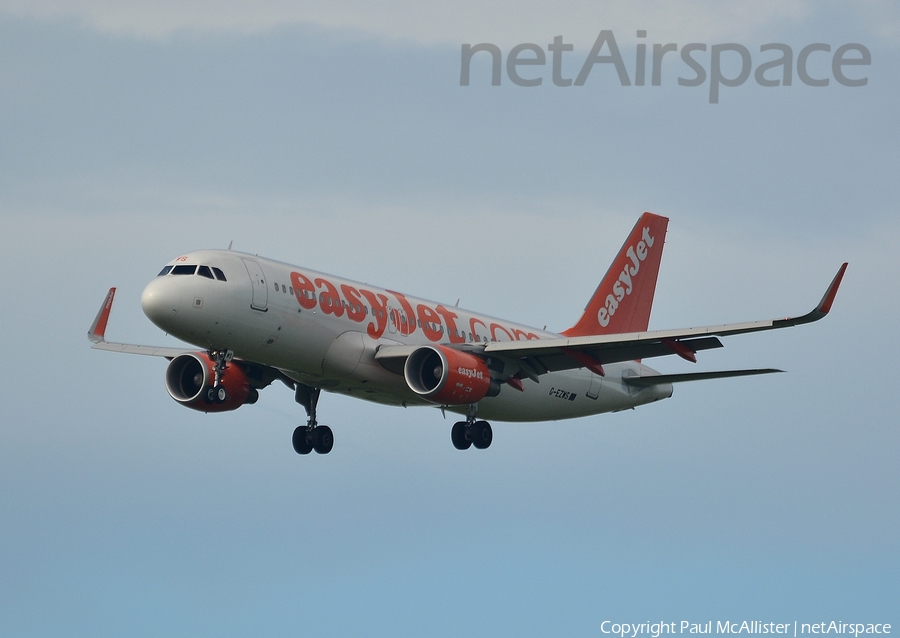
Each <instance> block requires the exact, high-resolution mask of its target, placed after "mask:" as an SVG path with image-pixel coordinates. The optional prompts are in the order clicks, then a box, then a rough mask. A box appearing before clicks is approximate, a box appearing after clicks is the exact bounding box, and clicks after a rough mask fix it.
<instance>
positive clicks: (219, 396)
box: [213, 384, 228, 403]
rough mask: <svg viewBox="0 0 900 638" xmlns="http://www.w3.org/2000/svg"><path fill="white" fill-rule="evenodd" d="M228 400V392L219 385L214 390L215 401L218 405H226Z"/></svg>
mask: <svg viewBox="0 0 900 638" xmlns="http://www.w3.org/2000/svg"><path fill="white" fill-rule="evenodd" d="M226 399H228V390H226V389H225V386H224V385H221V384H219V385H217V386H216V387H215V388H213V400H214V401H215V402H216V403H225V401H226Z"/></svg>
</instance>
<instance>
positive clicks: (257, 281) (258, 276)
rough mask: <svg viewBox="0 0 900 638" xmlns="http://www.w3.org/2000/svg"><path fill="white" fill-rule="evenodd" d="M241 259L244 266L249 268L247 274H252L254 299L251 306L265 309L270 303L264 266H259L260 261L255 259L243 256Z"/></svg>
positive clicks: (256, 308)
mask: <svg viewBox="0 0 900 638" xmlns="http://www.w3.org/2000/svg"><path fill="white" fill-rule="evenodd" d="M241 261H243V262H244V266H245V267H246V268H247V274H248V275H250V284H251V286H252V289H253V300H252V301H251V302H250V307H251V308H253V309H254V310H262V311H265V310H266V309H267V308H266V306H267V305H268V303H269V289H268V286H266V278H265V276H264V275H263V271H262V268H260V267H259V262H258V261H255V260H253V259H243V258H242V259H241Z"/></svg>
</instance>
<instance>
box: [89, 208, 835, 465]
mask: <svg viewBox="0 0 900 638" xmlns="http://www.w3.org/2000/svg"><path fill="white" fill-rule="evenodd" d="M668 222H669V220H668V218H666V217H662V216H659V215H655V214H653V213H649V212H648V213H644V214H643V215H642V216H641V217H640V218H639V219H638V221H637V224H635V226H634V228H633V229H632V231H631V233H630V234H629V236H628V238H627V239H626V241H625V243H624V244H623V245H622V248H621V249H620V251H619V253H618V255H617V256H616V258H615V260H614V261H613V262H612V265H611V266H610V268H609V270H608V271H607V273H606V275H605V276H604V277H603V279H602V281H601V282H600V285H599V286H598V287H597V289H596V290H595V292H594V294H593V295H592V296H591V298H590V300H589V301H588V304H587V306H586V307H585V309H584V312H583V314H582V315H581V317H580V318H579V319H578V321H577V322H576V323H575V324H574V325H573V326H572V327H571V328H568V329H566V330H563V331H562V332H560V333H554V332H548V331H547V330H546V329H544V330H538V329H535V328H531V327H528V326H525V325H521V324H518V323H514V322H511V321H506V320H502V319H497V318H494V317H489V316H486V315H484V314H481V313H477V312H472V311H468V310H463V309H461V308H458V307H457V306H456V305H448V304H441V303H436V302H432V301H427V300H424V299H419V298H416V297H412V296H409V295H406V294H403V293H400V292H396V291H393V290H388V289H384V288H379V287H376V286H371V285H369V284H364V283H359V282H355V281H350V280H347V279H343V278H340V277H335V276H332V275H328V274H325V273H320V272H316V271H313V270H310V269H308V268H301V267H297V266H292V265H289V264H286V263H281V262H278V261H273V260H270V259H264V258H261V257H258V256H256V255H251V254H246V253H241V252H237V251H232V250H231V246H229V248H228V250H199V251H196V252H191V253H187V254H185V255H181V256H179V257H176V258H175V259H173V260H172V261H170V262H169V263H168V264H166V265H165V267H163V269H162V270H161V271H160V272H159V274H158V275H157V276H156V277H155V278H154V279H153V280H152V281H150V283H149V284H147V287H146V288H145V289H144V291H143V293H142V295H141V308H142V309H143V311H144V314H145V315H146V316H147V317H148V318H149V319H150V321H152V322H153V323H154V324H156V326H158V327H159V328H160V329H162V330H164V331H165V332H166V333H168V334H171V335H173V336H175V337H178V338H179V339H181V340H183V341H185V342H187V343H189V344H191V347H185V348H170V347H154V346H144V345H136V344H125V343H113V342H107V341H106V340H105V333H106V327H107V323H108V321H109V316H110V311H111V309H112V304H113V298H114V297H115V292H116V289H115V288H110V289H109V292H108V293H107V296H106V299H105V301H104V302H103V305H102V306H101V307H100V311H99V312H98V313H97V317H96V318H95V319H94V322H93V324H92V325H91V327H90V330H89V331H88V338H89V340H90V341H91V342H92V347H93V348H96V349H100V350H110V351H115V352H125V353H130V354H142V355H151V356H158V357H165V358H166V359H168V360H169V364H168V367H167V369H166V374H165V385H166V389H167V390H168V392H169V395H170V396H171V397H172V398H173V399H174V400H175V401H177V402H178V403H180V404H181V405H183V406H185V407H188V408H192V409H194V410H199V411H201V412H207V413H209V412H224V411H229V410H235V409H237V408H239V407H241V406H242V405H245V404H253V403H256V401H257V399H258V398H259V391H260V390H261V389H263V388H265V387H267V386H268V385H270V384H271V383H272V382H273V381H281V382H283V383H284V384H285V385H286V386H288V387H289V388H291V389H292V390H293V391H294V398H295V400H296V402H297V403H299V404H300V405H302V406H303V407H304V409H305V410H306V415H307V422H306V424H305V425H300V426H298V427H297V428H296V429H295V430H294V432H293V436H292V444H293V447H294V450H295V451H296V452H297V453H298V454H309V453H310V452H312V451H313V450H315V451H316V452H317V453H319V454H328V453H329V452H330V451H331V450H332V447H333V445H334V434H333V432H332V430H331V428H329V427H328V426H326V425H320V424H319V423H318V420H317V411H316V408H317V405H318V401H319V395H320V393H321V391H322V390H325V391H326V392H337V393H341V394H345V395H347V396H351V397H356V398H360V399H365V400H368V401H373V402H376V403H382V404H387V405H395V406H403V407H407V406H432V407H438V408H440V409H441V410H442V411H444V412H446V411H450V412H453V413H458V414H461V415H463V416H464V420H461V421H457V422H456V423H454V425H453V426H452V428H451V430H450V439H451V442H452V443H453V446H454V447H455V448H456V449H459V450H465V449H468V448H470V447H472V446H474V447H475V448H477V449H485V448H488V447H489V446H490V445H491V442H492V440H493V430H492V428H491V425H490V423H489V422H488V421H487V420H485V419H491V420H495V421H512V422H524V421H553V420H560V419H571V418H576V417H584V416H589V415H594V414H600V413H604V412H618V411H621V410H627V409H632V408H635V407H637V406H640V405H644V404H647V403H652V402H654V401H659V400H660V399H666V398H669V397H670V396H672V392H673V384H674V383H680V382H686V381H697V380H707V379H716V378H725V377H737V376H747V375H758V374H769V373H775V372H782V371H781V370H777V369H773V368H759V369H743V370H722V371H712V372H688V373H677V374H660V373H659V372H657V371H655V370H653V369H651V368H649V367H648V366H646V365H644V363H643V361H644V360H646V359H649V358H653V357H662V356H670V355H675V356H678V357H681V358H682V359H685V360H687V361H690V362H692V363H696V361H697V358H696V354H697V353H698V352H700V351H703V350H709V349H712V348H720V347H722V342H721V341H720V339H719V338H720V337H725V336H731V335H737V334H745V333H750V332H759V331H763V330H774V329H779V328H787V327H789V326H796V325H800V324H805V323H811V322H813V321H818V320H820V319H822V318H823V317H824V316H825V315H827V314H828V312H829V311H830V310H831V306H832V303H833V302H834V298H835V295H836V294H837V291H838V287H839V286H840V283H841V280H842V278H843V276H844V272H845V271H846V268H847V263H844V264H843V265H842V266H841V267H840V268H839V270H838V272H837V274H836V275H835V276H834V279H833V280H832V281H831V284H830V285H829V286H828V288H827V290H826V291H825V294H824V296H823V297H822V299H821V301H820V302H819V304H818V305H817V306H816V307H815V308H814V309H813V310H812V311H810V312H808V313H806V314H805V315H802V316H798V317H793V318H791V317H787V318H784V319H775V320H769V321H753V322H746V323H735V324H724V325H716V326H704V327H699V328H686V329H677V330H653V331H650V330H648V326H649V321H650V310H651V306H652V304H653V296H654V293H655V290H656V281H657V275H658V273H659V265H660V260H661V258H662V251H663V244H664V242H665V236H666V230H667V227H668Z"/></svg>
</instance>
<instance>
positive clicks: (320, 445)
mask: <svg viewBox="0 0 900 638" xmlns="http://www.w3.org/2000/svg"><path fill="white" fill-rule="evenodd" d="M320 392H321V390H320V389H319V388H311V387H309V386H307V385H303V384H302V383H298V384H297V390H296V391H295V393H294V400H295V401H297V403H299V404H300V405H302V406H303V407H304V408H305V409H306V415H307V417H308V418H307V421H306V425H301V426H299V427H297V428H296V429H295V430H294V435H293V437H292V438H291V443H292V444H293V446H294V451H295V452H296V453H297V454H309V453H310V452H312V451H313V450H315V451H316V453H318V454H328V453H329V452H331V448H333V447H334V434H333V433H332V431H331V428H330V427H328V426H327V425H319V424H318V422H317V421H316V404H317V403H318V402H319V393H320Z"/></svg>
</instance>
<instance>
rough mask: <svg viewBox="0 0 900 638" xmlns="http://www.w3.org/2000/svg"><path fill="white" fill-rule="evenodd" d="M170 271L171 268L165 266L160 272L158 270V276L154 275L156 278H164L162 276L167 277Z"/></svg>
mask: <svg viewBox="0 0 900 638" xmlns="http://www.w3.org/2000/svg"><path fill="white" fill-rule="evenodd" d="M170 270H172V267H171V266H166V267H165V268H163V269H162V270H160V271H159V274H158V275H156V276H157V277H162V276H164V275H168V274H169V271H170Z"/></svg>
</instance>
